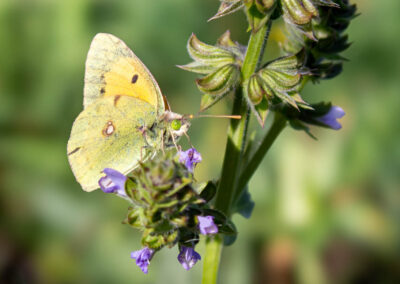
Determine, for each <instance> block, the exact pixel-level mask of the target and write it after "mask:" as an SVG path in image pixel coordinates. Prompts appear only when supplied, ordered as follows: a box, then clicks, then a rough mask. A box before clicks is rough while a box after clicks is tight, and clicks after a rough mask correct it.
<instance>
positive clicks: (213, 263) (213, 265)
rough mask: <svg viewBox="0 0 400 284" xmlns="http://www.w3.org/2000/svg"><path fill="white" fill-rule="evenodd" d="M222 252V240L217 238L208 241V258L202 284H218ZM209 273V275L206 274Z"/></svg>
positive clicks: (204, 267) (204, 266) (205, 260)
mask: <svg viewBox="0 0 400 284" xmlns="http://www.w3.org/2000/svg"><path fill="white" fill-rule="evenodd" d="M221 252H222V238H221V236H218V235H217V236H215V237H214V239H207V241H206V257H205V259H204V263H203V279H202V283H217V276H218V266H219V261H220V258H221ZM206 272H207V273H206Z"/></svg>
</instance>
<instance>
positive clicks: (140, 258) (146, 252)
mask: <svg viewBox="0 0 400 284" xmlns="http://www.w3.org/2000/svg"><path fill="white" fill-rule="evenodd" d="M153 254H154V250H152V249H149V248H148V247H145V248H142V249H141V250H136V251H133V252H131V258H133V259H136V265H137V266H139V268H140V269H141V270H142V271H143V273H146V274H147V271H148V266H149V264H150V260H151V258H152V257H153Z"/></svg>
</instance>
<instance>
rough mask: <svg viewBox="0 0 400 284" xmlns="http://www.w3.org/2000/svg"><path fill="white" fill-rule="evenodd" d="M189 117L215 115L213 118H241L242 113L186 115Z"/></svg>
mask: <svg viewBox="0 0 400 284" xmlns="http://www.w3.org/2000/svg"><path fill="white" fill-rule="evenodd" d="M185 116H186V117H187V118H189V119H193V118H201V117H213V118H231V119H241V118H242V116H241V115H223V114H222V115H218V114H196V115H194V114H187V115H185Z"/></svg>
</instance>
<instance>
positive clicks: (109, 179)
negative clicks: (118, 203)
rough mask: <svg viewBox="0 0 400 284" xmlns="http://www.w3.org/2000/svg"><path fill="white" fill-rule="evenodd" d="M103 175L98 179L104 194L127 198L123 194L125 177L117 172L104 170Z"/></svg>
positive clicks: (108, 169)
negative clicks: (114, 194)
mask: <svg viewBox="0 0 400 284" xmlns="http://www.w3.org/2000/svg"><path fill="white" fill-rule="evenodd" d="M103 173H105V174H106V175H105V176H104V177H102V178H100V179H99V185H100V188H101V190H102V191H104V192H105V193H116V194H117V195H119V196H121V197H127V195H126V192H125V182H126V179H127V177H126V176H125V175H123V174H121V173H120V172H119V171H116V170H113V169H110V168H105V169H104V170H103Z"/></svg>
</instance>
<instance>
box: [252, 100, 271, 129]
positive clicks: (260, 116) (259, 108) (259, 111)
mask: <svg viewBox="0 0 400 284" xmlns="http://www.w3.org/2000/svg"><path fill="white" fill-rule="evenodd" d="M252 110H253V113H254V114H255V116H256V118H257V121H258V123H259V124H260V125H261V127H264V125H265V120H266V118H267V116H268V113H269V103H268V100H267V99H266V98H265V97H264V98H263V99H262V101H261V103H259V104H258V105H256V106H252Z"/></svg>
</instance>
